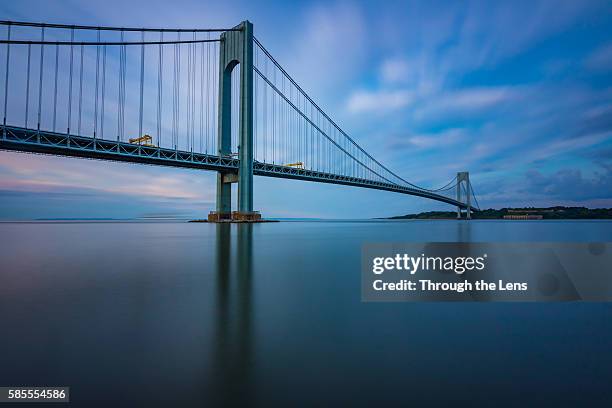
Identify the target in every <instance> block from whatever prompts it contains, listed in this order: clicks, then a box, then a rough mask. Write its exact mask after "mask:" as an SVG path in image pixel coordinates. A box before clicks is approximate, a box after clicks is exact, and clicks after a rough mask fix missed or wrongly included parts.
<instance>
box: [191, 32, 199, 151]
mask: <svg viewBox="0 0 612 408" xmlns="http://www.w3.org/2000/svg"><path fill="white" fill-rule="evenodd" d="M191 38H192V39H193V41H195V39H196V33H195V31H194V32H193V33H192V35H191ZM197 51H198V48H197V44H196V43H195V42H194V43H193V44H191V54H192V55H191V152H192V153H193V151H194V145H195V114H196V111H195V105H196V67H197V65H198V64H197V63H196V57H197Z"/></svg>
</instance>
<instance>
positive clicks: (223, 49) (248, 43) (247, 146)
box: [209, 21, 260, 220]
mask: <svg viewBox="0 0 612 408" xmlns="http://www.w3.org/2000/svg"><path fill="white" fill-rule="evenodd" d="M235 28H237V29H238V30H236V31H227V32H224V33H223V34H221V43H220V46H219V131H218V136H217V137H218V146H219V156H221V157H227V158H229V157H231V154H232V152H231V133H232V125H231V124H232V117H231V115H232V71H233V70H234V68H235V67H236V65H238V64H240V84H239V88H240V107H239V116H240V118H239V123H240V124H239V130H238V134H239V146H238V158H239V159H240V167H239V169H238V174H237V175H236V173H231V172H227V171H222V170H219V171H218V174H217V211H216V214H211V215H212V217H211V216H209V219H211V218H212V220H221V219H234V220H256V219H259V217H260V215H259V213H258V212H254V211H253V24H252V23H251V22H249V21H243V22H242V23H241V24H239V25H238V26H236V27H235ZM236 181H237V182H238V211H237V212H234V213H233V214H232V193H231V192H232V190H231V183H234V182H236Z"/></svg>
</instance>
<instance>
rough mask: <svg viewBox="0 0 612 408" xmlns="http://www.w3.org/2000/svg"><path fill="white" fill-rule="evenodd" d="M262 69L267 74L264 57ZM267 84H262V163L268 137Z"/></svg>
mask: <svg viewBox="0 0 612 408" xmlns="http://www.w3.org/2000/svg"><path fill="white" fill-rule="evenodd" d="M264 71H265V73H266V75H268V58H267V57H266V58H265V59H264ZM267 89H268V85H267V84H265V83H264V84H263V100H264V102H263V117H264V123H263V161H264V163H265V162H266V156H267V155H266V148H267V146H266V145H267V143H266V140H267V139H268V92H267Z"/></svg>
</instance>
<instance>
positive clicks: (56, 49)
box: [53, 44, 59, 132]
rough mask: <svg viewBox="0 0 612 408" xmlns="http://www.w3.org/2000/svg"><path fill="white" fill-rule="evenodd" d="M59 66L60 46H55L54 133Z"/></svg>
mask: <svg viewBox="0 0 612 408" xmlns="http://www.w3.org/2000/svg"><path fill="white" fill-rule="evenodd" d="M58 65H59V45H57V44H56V45H55V86H54V88H53V131H54V132H55V129H56V127H55V125H56V124H57V70H58Z"/></svg>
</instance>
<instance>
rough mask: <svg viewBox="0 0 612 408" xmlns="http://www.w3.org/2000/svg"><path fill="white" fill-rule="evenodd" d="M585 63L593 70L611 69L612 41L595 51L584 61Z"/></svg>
mask: <svg viewBox="0 0 612 408" xmlns="http://www.w3.org/2000/svg"><path fill="white" fill-rule="evenodd" d="M584 65H585V66H586V67H587V68H588V69H591V70H593V71H609V70H611V69H612V43H608V44H606V45H604V46H602V47H600V48H598V49H596V50H595V51H593V52H592V53H591V54H590V55H589V56H588V57H587V58H586V60H585V61H584Z"/></svg>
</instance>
